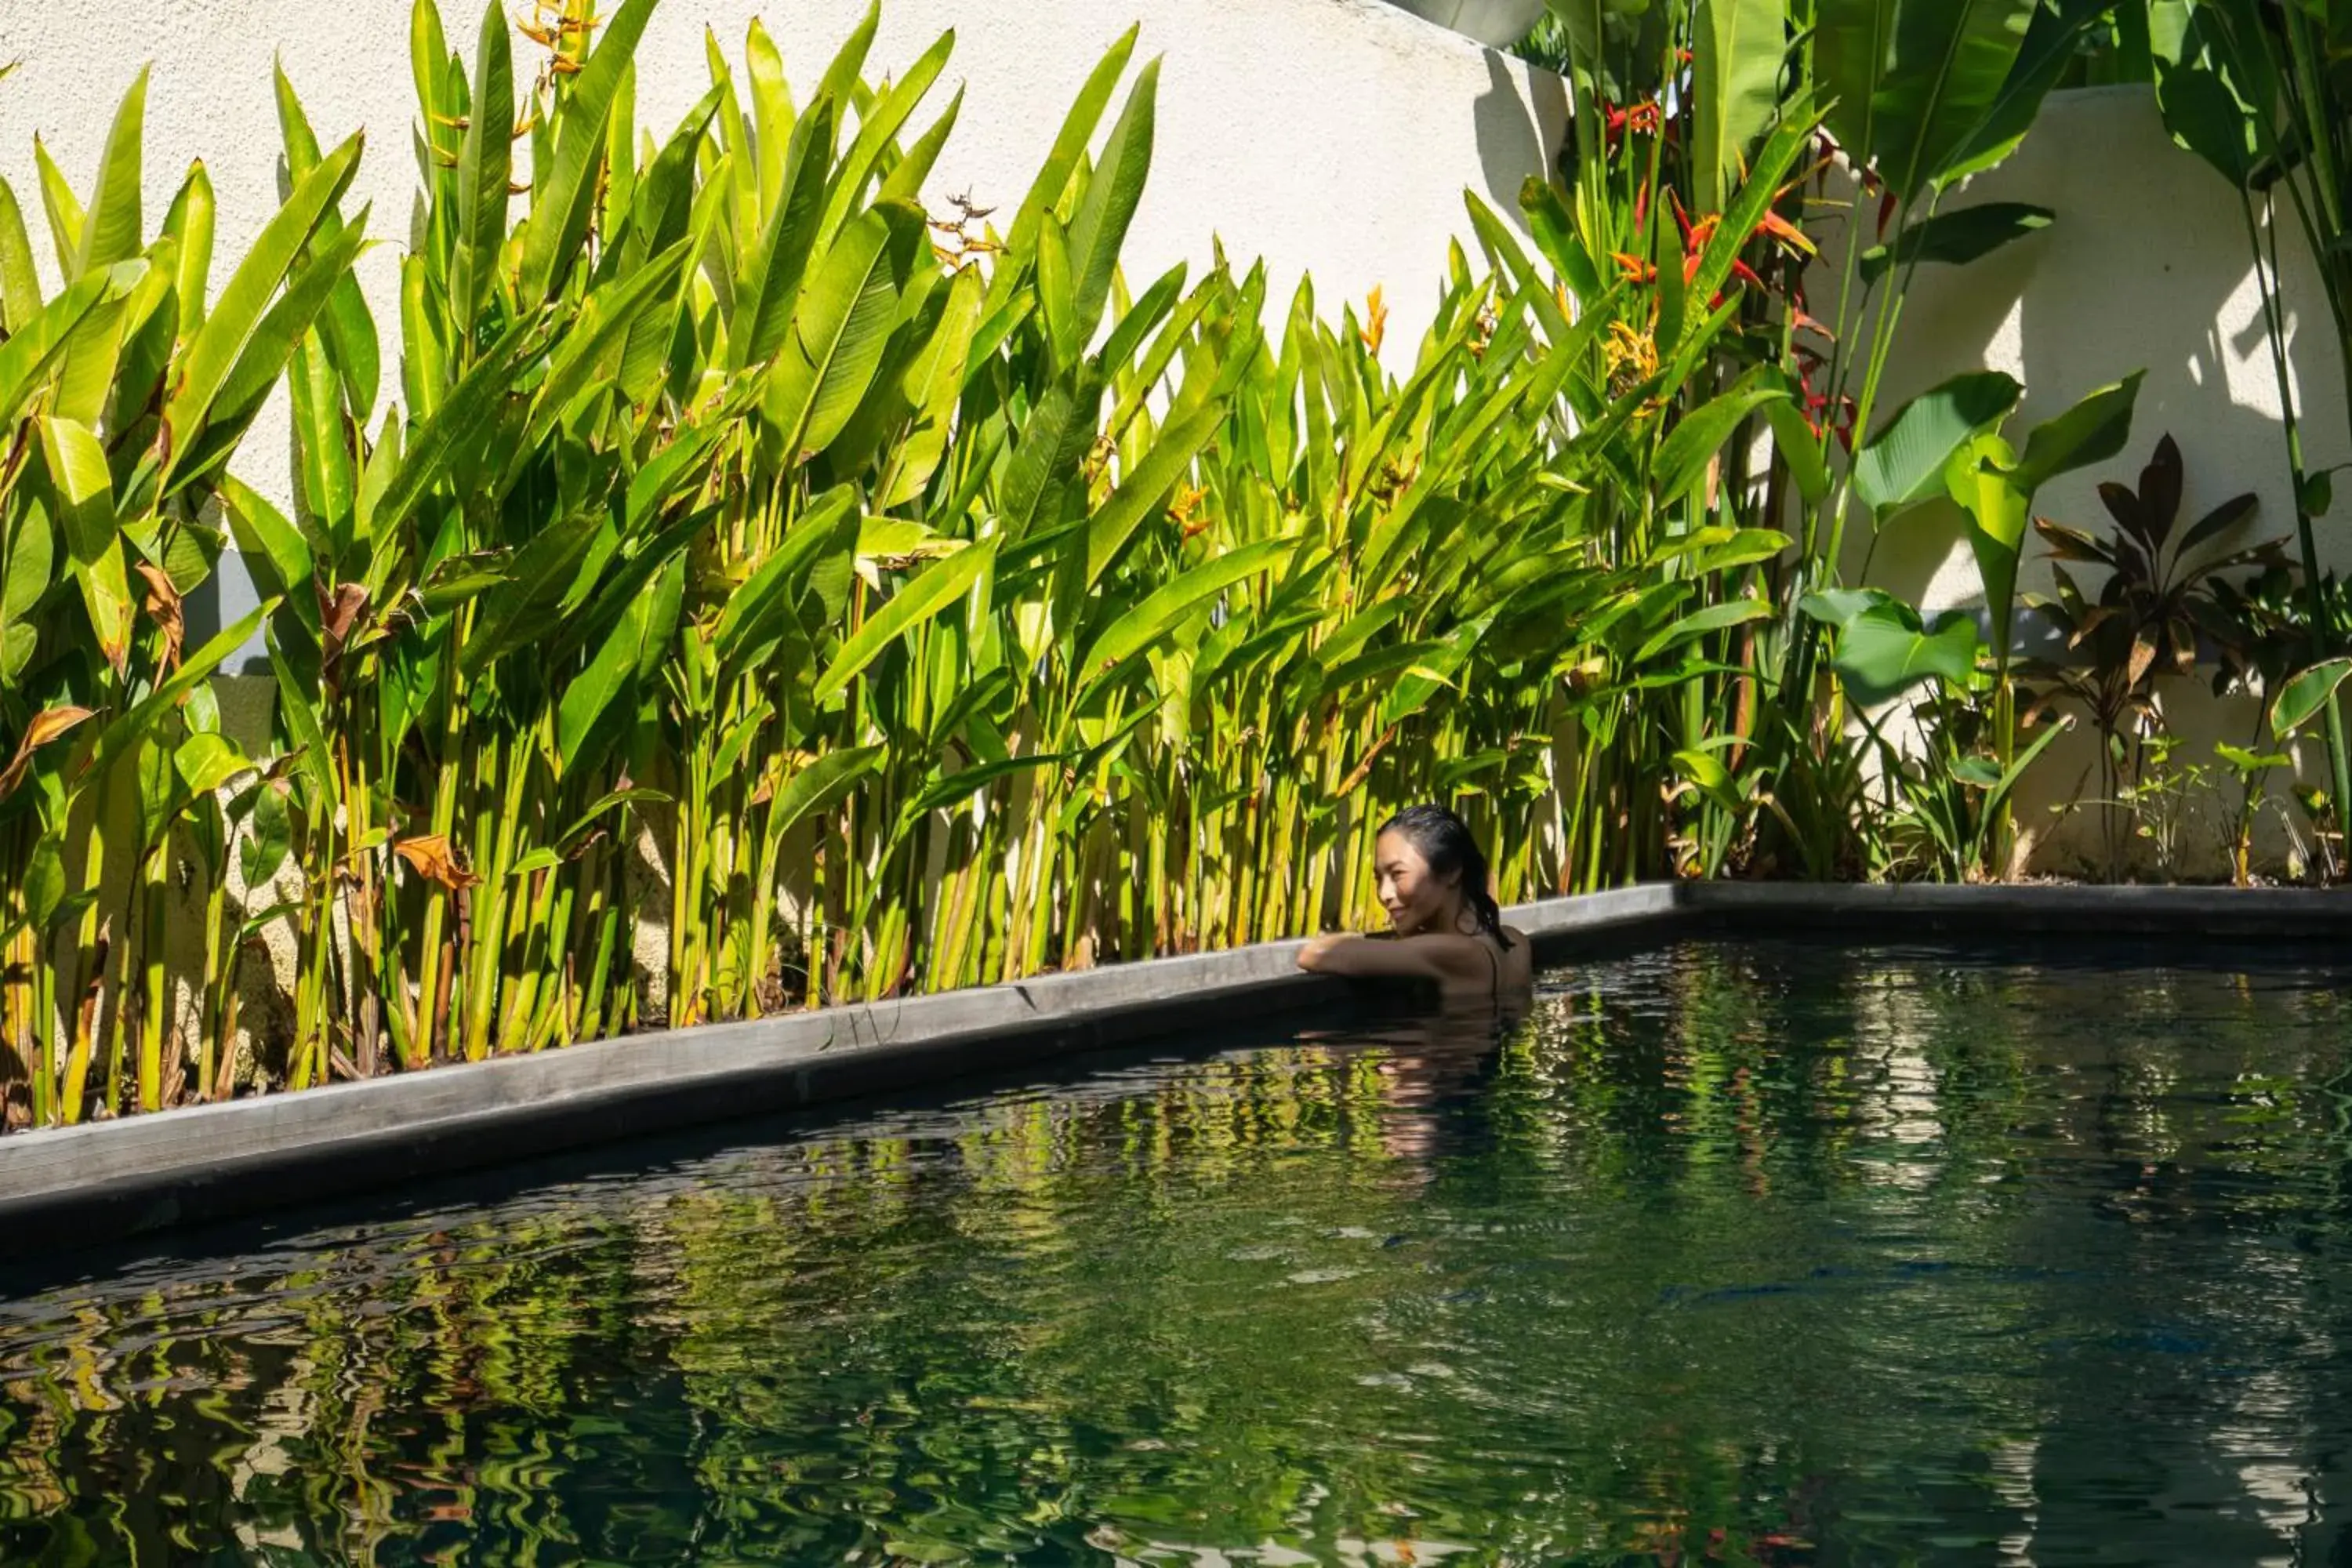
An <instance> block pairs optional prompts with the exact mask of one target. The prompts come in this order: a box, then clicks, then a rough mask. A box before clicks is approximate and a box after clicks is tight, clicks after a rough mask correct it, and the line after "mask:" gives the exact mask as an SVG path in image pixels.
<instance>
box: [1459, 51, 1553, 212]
mask: <svg viewBox="0 0 2352 1568" xmlns="http://www.w3.org/2000/svg"><path fill="white" fill-rule="evenodd" d="M1515 68H1516V69H1517V70H1518V71H1523V72H1525V73H1526V76H1527V87H1526V89H1525V90H1524V91H1522V90H1521V88H1520V85H1519V82H1518V80H1517V78H1516V77H1515V76H1514V74H1513V72H1514V69H1515ZM1569 113H1570V110H1569V98H1568V83H1567V82H1565V81H1563V80H1561V79H1559V77H1556V76H1554V75H1553V74H1552V73H1551V72H1549V71H1548V70H1545V69H1543V68H1540V67H1537V66H1530V65H1522V64H1519V63H1517V62H1516V61H1511V62H1507V61H1506V59H1505V57H1504V56H1502V55H1501V54H1499V53H1497V52H1496V51H1495V50H1493V49H1488V50H1487V51H1486V91H1484V92H1482V93H1480V94H1479V95H1478V97H1477V99H1476V100H1475V101H1474V102H1473V103H1472V105H1471V109H1470V120H1471V126H1472V128H1473V130H1474V131H1475V133H1476V135H1477V141H1478V168H1479V173H1480V174H1482V175H1483V176H1484V177H1485V180H1486V200H1487V201H1488V203H1490V204H1491V205H1493V206H1494V207H1495V209H1496V211H1497V212H1500V213H1502V214H1504V215H1505V216H1509V217H1514V218H1515V217H1516V216H1517V213H1518V210H1519V186H1520V184H1521V183H1522V182H1523V181H1525V180H1526V179H1527V177H1528V174H1530V173H1535V174H1549V172H1550V170H1551V167H1552V161H1553V159H1554V158H1555V157H1556V156H1557V155H1558V154H1559V146H1560V142H1562V140H1563V139H1564V138H1565V137H1566V136H1567V134H1568V120H1569Z"/></svg>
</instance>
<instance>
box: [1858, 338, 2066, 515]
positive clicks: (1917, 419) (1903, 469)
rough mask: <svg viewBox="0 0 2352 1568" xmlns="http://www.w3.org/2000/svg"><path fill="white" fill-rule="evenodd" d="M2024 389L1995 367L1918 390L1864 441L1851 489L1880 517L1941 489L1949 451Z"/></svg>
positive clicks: (1993, 420)
mask: <svg viewBox="0 0 2352 1568" xmlns="http://www.w3.org/2000/svg"><path fill="white" fill-rule="evenodd" d="M2024 391H2025V389H2024V388H2023V387H2022V386H2021V385H2019V384H2017V382H2015V381H2014V380H2012V379H2011V377H2009V376H2007V375H2004V374H2001V373H2000V371H1997V370H1986V371H1971V372H1969V373H1967V374H1961V375H1956V376H1954V377H1952V379H1951V380H1949V381H1947V382H1945V383H1943V384H1940V385H1938V386H1936V387H1933V388H1931V389H1929V390H1928V391H1927V392H1923V393H1921V394H1920V395H1918V396H1916V397H1915V398H1913V399H1912V400H1911V401H1910V402H1908V403H1906V404H1905V405H1903V406H1902V407H1900V408H1898V409H1896V410H1895V416H1894V417H1893V418H1891V419H1889V420H1888V421H1887V422H1886V423H1885V425H1884V426H1881V427H1880V429H1879V431H1878V434H1876V435H1875V436H1873V437H1871V438H1870V439H1869V440H1868V441H1867V442H1866V443H1864V446H1863V448H1862V451H1861V453H1860V454H1859V455H1858V456H1857V457H1856V458H1855V459H1854V465H1853V490H1854V494H1855V495H1857V496H1859V497H1861V498H1862V502H1863V504H1864V506H1867V507H1868V508H1870V510H1871V513H1872V515H1873V516H1874V518H1875V519H1876V520H1877V521H1880V522H1884V521H1886V520H1887V519H1888V518H1890V517H1892V516H1893V515H1894V514H1895V513H1896V512H1897V511H1900V510H1903V509H1904V508H1906V507H1908V506H1916V505H1917V504H1918V503H1919V502H1921V501H1923V500H1927V499H1928V498H1930V497H1932V496H1936V495H1940V494H1942V493H1943V490H1944V470H1945V469H1946V468H1948V466H1949V465H1950V463H1951V460H1952V455H1953V454H1954V453H1955V452H1958V450H1959V449H1960V448H1961V447H1963V446H1965V445H1966V444H1967V443H1968V442H1969V440H1970V439H1971V438H1972V437H1975V436H1977V435H1978V434H1979V433H1980V432H1982V431H1985V430H1989V429H1990V428H1991V427H1993V426H1996V425H1999V424H2000V422H2001V420H2002V419H2004V418H2006V417H2007V416H2008V415H2009V411H2010V410H2011V409H2012V408H2014V407H2016V406H2017V400H2018V398H2019V397H2020V396H2021V395H2023V393H2024Z"/></svg>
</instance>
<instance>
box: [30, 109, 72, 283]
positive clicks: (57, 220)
mask: <svg viewBox="0 0 2352 1568" xmlns="http://www.w3.org/2000/svg"><path fill="white" fill-rule="evenodd" d="M33 168H34V172H35V173H36V174H37V175H38V176H39V178H40V182H41V206H42V208H43V209H44V210H45V211H46V212H47V214H48V218H49V244H50V246H51V247H52V248H53V249H55V250H56V251H57V253H58V272H59V274H61V275H62V276H63V277H65V278H66V279H68V281H70V280H71V279H73V278H75V277H76V276H77V268H76V267H75V263H76V262H77V261H79V259H80V258H81V231H82V222H83V219H82V210H81V203H80V201H79V199H78V198H77V197H76V196H75V195H74V194H73V186H72V185H70V184H67V182H66V177H65V174H64V172H63V171H62V170H60V169H59V168H58V165H57V163H56V161H55V160H53V159H52V158H50V156H49V150H48V147H47V145H46V144H45V143H44V142H42V141H41V139H40V138H39V137H38V136H35V137H34V138H33Z"/></svg>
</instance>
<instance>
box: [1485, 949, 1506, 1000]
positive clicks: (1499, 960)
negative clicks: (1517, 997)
mask: <svg viewBox="0 0 2352 1568" xmlns="http://www.w3.org/2000/svg"><path fill="white" fill-rule="evenodd" d="M1486 962H1487V963H1491V964H1493V965H1494V966H1495V1000H1496V1002H1497V1003H1500V1002H1501V1001H1502V1000H1503V955H1502V954H1501V953H1499V952H1496V951H1495V939H1494V938H1493V937H1491V936H1490V937H1488V938H1487V939H1486Z"/></svg>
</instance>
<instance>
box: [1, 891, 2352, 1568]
mask: <svg viewBox="0 0 2352 1568" xmlns="http://www.w3.org/2000/svg"><path fill="white" fill-rule="evenodd" d="M2070 951H2072V952H2073V956H2071V957H2069V958H2068V959H2066V960H2064V961H2054V960H2053V959H2052V958H2051V957H2050V956H2049V955H2048V954H2047V952H2043V953H2042V954H2041V955H2040V956H2036V955H2034V954H2032V953H2024V952H2011V951H2003V952H1976V953H1970V952H1955V951H1950V950H1938V949H1926V948H1916V947H1891V946H1882V947H1863V948H1855V947H1848V946H1838V945H1834V944H1832V942H1829V941H1828V940H1826V939H1820V938H1808V939H1806V940H1803V941H1787V942H1693V943H1685V944H1681V945H1676V946H1673V947H1669V948H1665V949H1662V950H1659V951H1656V952H1648V953H1644V954H1642V955H1639V956H1634V957H1629V958H1623V959H1617V960H1612V961H1609V962H1605V963H1591V964H1586V965H1580V966H1579V967H1577V968H1575V969H1572V970H1570V971H1566V972H1562V973H1554V974H1552V975H1550V976H1549V977H1548V979H1547V980H1546V982H1545V984H1544V985H1543V987H1542V990H1541V993H1540V994H1539V996H1538V1003H1537V1005H1536V1008H1535V1010H1534V1012H1533V1013H1532V1014H1531V1015H1530V1016H1528V1018H1527V1019H1526V1020H1525V1021H1523V1022H1521V1023H1518V1024H1516V1025H1512V1026H1505V1027H1499V1028H1498V1027H1496V1026H1494V1025H1493V1024H1492V1023H1491V1022H1483V1021H1477V1020H1471V1021H1464V1020H1459V1019H1456V1020H1451V1021H1448V1020H1426V1021H1418V1022H1413V1021H1408V1022H1402V1023H1394V1024H1387V1025H1382V1026H1364V1025H1361V1024H1349V1025H1346V1026H1334V1027H1328V1028H1323V1029H1318V1030H1315V1031H1310V1032H1307V1033H1305V1034H1302V1035H1297V1036H1285V1037H1280V1038H1277V1039H1268V1040H1265V1041H1258V1042H1244V1043H1241V1044H1238V1045H1236V1046H1235V1047H1233V1048H1230V1049H1226V1050H1224V1051H1223V1052H1215V1051H1213V1048H1212V1047H1208V1046H1205V1045H1204V1046H1203V1047H1201V1048H1200V1049H1199V1050H1198V1051H1195V1052H1192V1053H1188V1054H1184V1055H1181V1056H1178V1055H1168V1056H1163V1057H1160V1058H1140V1057H1130V1058H1123V1059H1119V1060H1115V1061H1108V1062H1104V1063H1099V1064H1094V1066H1093V1067H1092V1068H1089V1067H1088V1066H1087V1064H1078V1065H1075V1066H1073V1067H1071V1068H1069V1070H1068V1072H1067V1074H1066V1076H1064V1077H1063V1078H1061V1079H1058V1080H1057V1081H1055V1082H1053V1083H1049V1084H1041V1085H1022V1086H1013V1087H1003V1088H998V1089H990V1090H985V1091H983V1090H970V1089H968V1090H965V1091H962V1093H961V1098H958V1099H954V1100H945V1099H943V1100H939V1101H938V1102H935V1103H932V1104H929V1105H927V1106H924V1107H921V1108H919V1109H914V1110H895V1111H876V1110H858V1111H853V1112H849V1113H845V1114H840V1115H835V1116H833V1117H830V1118H825V1119H816V1118H803V1119H800V1120H798V1121H777V1122H773V1123H765V1124H762V1123H747V1124H742V1125H740V1126H737V1127H735V1128H733V1129H730V1130H728V1131H724V1132H722V1133H719V1134H713V1135H708V1136H706V1137H705V1138H704V1139H703V1140H702V1141H700V1142H697V1143H693V1144H665V1145H656V1146H648V1147H647V1148H645V1149H640V1150H634V1151H623V1152H606V1153H605V1154H604V1155H602V1156H601V1157H599V1159H598V1160H597V1161H592V1162H587V1163H578V1164H574V1165H572V1166H542V1167H538V1168H536V1169H535V1170H531V1171H527V1172H525V1173H522V1174H520V1175H504V1176H499V1177H497V1178H491V1179H487V1180H486V1179H485V1178H480V1177H476V1178H471V1179H469V1180H468V1181H467V1182H466V1183H464V1184H458V1183H456V1182H452V1183H450V1184H446V1185H445V1186H443V1187H440V1188H436V1189H435V1190H432V1191H429V1192H425V1193H420V1194H411V1195H410V1197H409V1199H408V1200H407V1201H406V1202H404V1203H402V1204H400V1205H397V1206H385V1205H377V1206H376V1207H374V1208H373V1209H372V1210H366V1211H362V1210H359V1209H349V1210H344V1211H339V1212H336V1213H333V1214H329V1215H309V1216H303V1217H298V1218H296V1219H294V1220H290V1221H281V1222H278V1223H277V1224H275V1225H274V1226H270V1227H268V1229H266V1230H264V1229H259V1228H253V1227H248V1228H247V1229H246V1230H244V1231H237V1232H227V1233H218V1232H216V1233H214V1235H213V1236H212V1237H209V1238H203V1239H201V1240H200V1241H199V1242H195V1243H191V1244H189V1246H190V1247H192V1248H193V1247H196V1246H199V1245H201V1246H204V1247H211V1248H214V1249H215V1250H213V1251H211V1252H209V1253H203V1254H200V1253H198V1252H196V1251H194V1250H189V1251H187V1252H185V1253H184V1254H182V1255H179V1256H172V1257H162V1258H147V1259H144V1260H142V1261H137V1262H131V1263H127V1264H126V1263H122V1262H121V1261H120V1260H117V1261H116V1262H114V1263H111V1264H110V1265H109V1267H110V1268H111V1269H112V1270H113V1271H112V1272H110V1273H109V1274H108V1275H107V1276H106V1277H104V1278H100V1279H89V1280H82V1281H75V1282H71V1283H58V1279H59V1278H60V1277H59V1276H58V1275H57V1274H55V1273H54V1272H53V1273H52V1274H51V1275H50V1276H49V1278H48V1280H47V1282H46V1283H42V1284H39V1285H37V1286H30V1287H26V1288H21V1289H17V1290H16V1291H14V1292H13V1293H12V1294H11V1297H10V1299H9V1300H7V1302H6V1303H5V1306H0V1562H5V1563H35V1562H42V1563H132V1562H135V1563H142V1564H162V1563H170V1564H177V1563H314V1562H316V1563H419V1562H432V1563H498V1564H507V1563H579V1562H604V1563H842V1562H856V1563H875V1564H878V1563H891V1562H899V1563H936V1562H965V1561H982V1562H992V1561H1005V1560H1013V1559H1019V1560H1023V1561H1027V1562H1036V1563H1114V1562H1120V1561H1124V1562H1130V1563H1186V1564H1204V1565H1205V1564H1225V1563H1270V1564H1278V1563H1439V1562H1444V1563H1454V1564H1467V1563H1626V1562H1641V1563H1682V1564H1696V1563H1775V1564H1780V1563H1983V1564H2022V1563H2044V1564H2048V1563H2069V1564H2072V1563H2182V1564H2188V1563H2196V1564H2210V1563H2271V1562H2275V1563H2340V1562H2347V1561H2352V1353H2347V1352H2352V1347H2347V1336H2352V1223H2347V1198H2352V1029H2347V1026H2348V1025H2352V1016H2347V1006H2352V1004H2347V1000H2346V997H2347V991H2346V981H2347V978H2352V968H2348V967H2347V966H2345V965H2339V964H2336V963H2331V962H2329V961H2326V959H2325V958H2324V957H2319V958H2315V957H2314V956H2312V955H2309V954H2302V953H2289V954H2272V955H2268V956H2266V955H2264V954H2263V952H2261V951H2260V950H2240V951H2231V950H2226V949H2225V950H2217V951H2215V952H2207V953H2204V954H2201V955H2200V956H2199V957H2197V958H2196V959H2195V960H2193V961H2186V962H2185V961H2183V959H2182V958H2181V957H2180V956H2179V954H2180V952H2181V950H2172V952H2171V954H2170V955H2169V956H2168V955H2165V954H2160V953H2154V952H2147V951H2126V950H2116V951H2111V952H2098V953H2093V954H2084V953H2083V952H2080V951H2079V950H2070ZM223 1248H226V1250H222V1249H223Z"/></svg>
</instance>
